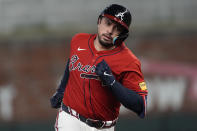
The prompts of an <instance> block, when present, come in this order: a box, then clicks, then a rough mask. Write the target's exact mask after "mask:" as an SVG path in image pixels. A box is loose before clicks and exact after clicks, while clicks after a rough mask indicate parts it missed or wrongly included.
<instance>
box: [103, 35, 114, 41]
mask: <svg viewBox="0 0 197 131" xmlns="http://www.w3.org/2000/svg"><path fill="white" fill-rule="evenodd" d="M103 36H105V37H107V38H109V39H111V40H112V39H113V38H112V37H111V35H110V34H103Z"/></svg>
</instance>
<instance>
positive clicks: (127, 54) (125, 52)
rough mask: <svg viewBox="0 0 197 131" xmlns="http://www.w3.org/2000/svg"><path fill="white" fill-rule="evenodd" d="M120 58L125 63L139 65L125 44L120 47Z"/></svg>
mask: <svg viewBox="0 0 197 131" xmlns="http://www.w3.org/2000/svg"><path fill="white" fill-rule="evenodd" d="M120 56H122V57H121V58H122V60H124V61H125V62H126V61H127V62H132V63H133V62H134V63H137V64H140V60H139V59H138V58H137V57H136V55H135V54H134V53H133V52H132V51H131V49H129V48H128V47H127V46H126V45H125V44H123V45H122V51H121V52H120Z"/></svg>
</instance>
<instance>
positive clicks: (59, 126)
mask: <svg viewBox="0 0 197 131" xmlns="http://www.w3.org/2000/svg"><path fill="white" fill-rule="evenodd" d="M55 130H56V131H114V126H113V127H111V128H106V129H96V128H94V127H90V126H89V125H87V124H85V123H84V122H82V121H80V120H79V119H77V118H76V117H74V116H71V115H70V114H68V113H66V112H65V111H62V110H61V109H60V110H59V113H58V114H57V118H56V123H55Z"/></svg>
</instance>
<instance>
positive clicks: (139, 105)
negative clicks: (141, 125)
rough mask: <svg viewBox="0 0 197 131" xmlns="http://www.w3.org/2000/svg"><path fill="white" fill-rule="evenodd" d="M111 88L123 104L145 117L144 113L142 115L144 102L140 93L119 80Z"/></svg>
mask: <svg viewBox="0 0 197 131" xmlns="http://www.w3.org/2000/svg"><path fill="white" fill-rule="evenodd" d="M111 89H112V92H113V94H114V95H115V96H116V98H117V99H118V100H119V101H120V103H121V104H123V105H124V106H125V107H126V108H128V109H130V110H132V111H134V112H136V113H137V114H138V115H140V117H144V115H141V113H143V111H144V110H143V109H144V104H143V103H144V102H143V99H142V97H141V96H140V95H139V94H137V93H136V92H134V91H132V90H130V89H128V88H125V87H124V86H123V85H122V84H120V83H119V82H117V81H116V82H115V83H114V84H113V85H112V86H111Z"/></svg>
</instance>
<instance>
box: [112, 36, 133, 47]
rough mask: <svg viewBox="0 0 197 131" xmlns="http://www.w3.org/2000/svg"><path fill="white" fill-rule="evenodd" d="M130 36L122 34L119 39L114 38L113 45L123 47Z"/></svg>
mask: <svg viewBox="0 0 197 131" xmlns="http://www.w3.org/2000/svg"><path fill="white" fill-rule="evenodd" d="M128 36H129V33H123V34H120V35H119V36H117V37H114V38H113V44H114V45H117V46H118V45H121V44H122V42H123V41H124V40H125V39H126V38H127V37H128Z"/></svg>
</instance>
